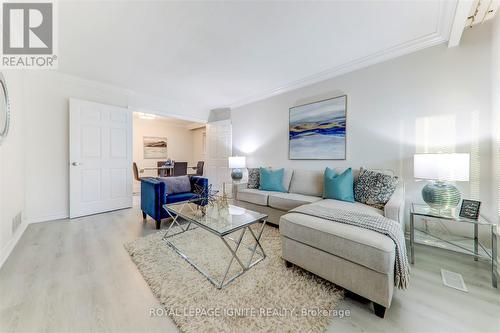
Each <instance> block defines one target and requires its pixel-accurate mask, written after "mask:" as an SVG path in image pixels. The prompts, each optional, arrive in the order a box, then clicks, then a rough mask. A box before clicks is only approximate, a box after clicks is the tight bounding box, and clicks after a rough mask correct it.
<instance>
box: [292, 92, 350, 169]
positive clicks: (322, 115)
mask: <svg viewBox="0 0 500 333" xmlns="http://www.w3.org/2000/svg"><path fill="white" fill-rule="evenodd" d="M289 116H290V118H289V131H288V133H289V137H288V142H289V145H288V147H289V148H288V157H289V159H291V160H345V159H346V119H347V95H343V96H339V97H335V98H330V99H326V100H323V101H318V102H314V103H310V104H304V105H299V106H294V107H292V108H290V110H289Z"/></svg>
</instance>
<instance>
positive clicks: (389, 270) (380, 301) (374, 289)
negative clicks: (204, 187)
mask: <svg viewBox="0 0 500 333" xmlns="http://www.w3.org/2000/svg"><path fill="white" fill-rule="evenodd" d="M342 171H343V170H338V172H339V173H340V172H342ZM353 173H354V178H355V179H356V177H357V175H358V173H359V170H353ZM384 173H391V172H390V171H384ZM283 185H284V187H285V189H287V190H288V192H286V193H281V192H272V191H262V190H259V189H249V188H246V187H247V185H246V184H239V185H238V190H237V200H238V204H239V205H242V206H244V207H246V208H248V209H253V210H257V211H260V212H263V213H266V214H268V215H269V220H268V221H269V222H270V223H273V224H278V225H279V228H280V233H281V238H282V256H283V259H285V261H286V264H287V265H291V264H295V265H297V266H300V267H302V268H304V269H306V270H308V271H310V272H312V273H314V274H316V275H318V276H321V277H322V278H324V279H327V280H329V281H331V282H333V283H335V284H337V285H339V286H341V287H344V288H345V289H347V290H349V291H351V292H353V293H355V294H358V295H361V296H363V297H365V298H367V299H369V300H371V301H373V304H374V310H375V314H376V315H378V316H379V317H383V316H384V314H385V310H386V308H388V307H389V306H390V304H391V300H392V294H393V289H394V260H395V245H394V242H393V241H392V240H391V239H390V238H389V237H387V236H385V235H382V234H380V233H377V232H375V231H371V230H367V229H363V228H360V227H356V226H352V225H346V224H342V223H336V222H332V221H325V220H323V219H321V218H317V217H313V216H307V215H303V214H298V213H293V212H290V213H288V211H289V210H291V209H293V208H296V207H298V206H301V205H307V204H309V205H313V206H314V205H320V206H323V207H331V208H339V209H346V210H355V211H358V212H363V213H366V214H378V215H383V216H385V217H387V218H390V219H392V220H394V221H397V222H398V223H400V225H401V227H402V228H403V229H404V222H403V217H404V215H403V214H404V185H403V183H402V182H400V183H399V186H398V188H397V189H396V191H395V192H394V194H393V195H392V197H391V199H390V200H389V201H388V202H387V204H386V205H385V207H384V209H383V210H379V209H377V208H374V207H371V206H368V205H365V204H362V203H359V202H354V203H351V202H345V201H338V200H333V199H323V198H322V194H323V171H311V170H291V169H285V175H284V179H283Z"/></svg>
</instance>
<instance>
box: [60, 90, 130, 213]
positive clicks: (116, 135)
mask: <svg viewBox="0 0 500 333" xmlns="http://www.w3.org/2000/svg"><path fill="white" fill-rule="evenodd" d="M69 131H70V133H69V134H70V145H69V147H70V154H69V156H70V161H69V162H70V213H69V215H70V217H71V218H74V217H79V216H84V215H91V214H96V213H102V212H107V211H111V210H116V209H121V208H128V207H132V112H131V111H130V110H128V109H124V108H120V107H116V106H111V105H105V104H99V103H93V102H87V101H83V100H78V99H70V102H69Z"/></svg>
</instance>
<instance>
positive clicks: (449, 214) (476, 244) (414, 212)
mask: <svg viewBox="0 0 500 333" xmlns="http://www.w3.org/2000/svg"><path fill="white" fill-rule="evenodd" d="M415 216H423V217H431V218H434V219H439V220H448V221H454V222H456V223H466V224H470V225H472V226H473V228H474V237H473V238H472V247H468V246H466V245H465V244H464V240H465V241H467V240H469V241H470V240H471V239H470V238H465V237H462V238H461V239H460V241H459V240H458V237H455V239H446V238H445V237H442V236H440V235H438V234H435V233H432V232H430V231H429V230H426V229H425V228H424V229H419V228H416V227H415V221H414V220H415ZM428 222H431V221H428ZM479 226H486V227H489V228H490V229H491V250H488V249H487V248H486V247H485V246H484V245H483V244H482V243H481V242H480V241H479ZM495 230H496V224H494V223H491V222H490V221H488V220H487V219H486V218H484V216H480V217H479V219H478V220H471V219H468V218H463V217H459V216H458V211H457V210H455V209H453V210H451V211H438V210H435V209H432V208H431V207H429V206H428V205H425V204H415V203H412V205H411V209H410V263H411V264H412V265H413V264H415V235H416V234H417V233H419V235H422V237H423V238H424V239H425V240H432V241H433V242H434V243H435V244H444V245H446V246H439V247H441V248H448V246H451V247H452V248H453V247H454V248H456V249H458V250H459V251H460V252H461V253H467V254H471V255H473V256H474V260H475V261H477V260H478V259H479V257H485V258H487V259H489V260H491V284H492V286H493V287H494V288H497V269H496V260H495V259H496V257H497V244H496V240H497V239H496V236H495ZM419 244H428V242H427V241H425V242H419ZM480 250H481V253H480Z"/></svg>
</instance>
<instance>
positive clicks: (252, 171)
mask: <svg viewBox="0 0 500 333" xmlns="http://www.w3.org/2000/svg"><path fill="white" fill-rule="evenodd" d="M259 186H260V168H249V169H248V184H247V188H250V189H258V188H259Z"/></svg>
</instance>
